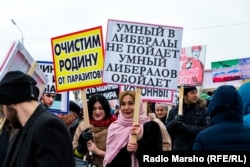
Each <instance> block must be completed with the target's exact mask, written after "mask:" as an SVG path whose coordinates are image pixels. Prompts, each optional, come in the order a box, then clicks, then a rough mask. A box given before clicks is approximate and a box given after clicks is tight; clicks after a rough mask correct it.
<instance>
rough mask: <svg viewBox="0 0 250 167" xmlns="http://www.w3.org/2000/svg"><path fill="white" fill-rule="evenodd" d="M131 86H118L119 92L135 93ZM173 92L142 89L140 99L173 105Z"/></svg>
mask: <svg viewBox="0 0 250 167" xmlns="http://www.w3.org/2000/svg"><path fill="white" fill-rule="evenodd" d="M135 89H136V88H135V87H133V86H120V91H121V92H123V91H135ZM174 92H175V91H173V90H167V89H164V90H163V89H153V88H142V90H141V98H142V101H145V102H165V103H168V104H172V103H173V100H174V99H173V98H174Z"/></svg>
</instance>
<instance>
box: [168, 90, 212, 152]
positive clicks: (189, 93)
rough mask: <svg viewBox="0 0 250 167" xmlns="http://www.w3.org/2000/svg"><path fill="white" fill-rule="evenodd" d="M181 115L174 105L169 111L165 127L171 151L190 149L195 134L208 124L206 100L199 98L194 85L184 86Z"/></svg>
mask: <svg viewBox="0 0 250 167" xmlns="http://www.w3.org/2000/svg"><path fill="white" fill-rule="evenodd" d="M183 95H184V96H183V99H180V100H183V106H182V112H183V114H182V115H179V114H178V109H179V108H178V107H179V105H176V106H175V107H173V108H172V109H171V110H170V111H169V115H168V118H167V123H166V127H167V130H168V133H169V134H170V136H171V139H172V150H173V151H191V150H192V147H193V144H194V140H195V137H196V135H197V134H198V133H199V132H200V131H201V130H203V129H205V128H206V127H207V126H208V122H209V116H208V112H207V107H206V101H205V100H204V99H199V98H198V96H197V89H196V87H195V86H186V87H184V93H183Z"/></svg>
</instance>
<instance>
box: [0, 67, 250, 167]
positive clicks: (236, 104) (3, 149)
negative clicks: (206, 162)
mask: <svg viewBox="0 0 250 167" xmlns="http://www.w3.org/2000/svg"><path fill="white" fill-rule="evenodd" d="M36 84H37V83H36V81H35V80H34V79H33V78H32V77H31V76H29V75H27V74H25V73H23V72H20V71H11V72H8V73H7V74H6V75H5V76H4V77H3V79H2V80H1V81H0V167H24V166H25V167H34V166H51V167H52V166H53V167H54V166H60V167H80V166H83V162H88V163H91V164H92V166H96V167H117V166H119V167H138V166H143V165H142V164H143V155H145V154H147V153H161V152H162V151H189V152H190V151H250V96H249V93H250V83H244V84H242V85H241V86H240V87H239V89H237V88H235V87H234V86H232V85H222V86H219V87H218V88H216V91H215V92H214V93H213V94H212V95H211V98H210V99H209V100H207V99H202V98H199V96H198V91H197V88H196V87H195V86H188V87H184V88H183V90H184V91H183V99H181V100H182V102H183V103H182V105H179V104H177V105H174V106H170V105H169V104H166V103H158V102H157V103H150V102H148V103H147V108H146V110H147V111H145V108H144V107H143V102H140V106H139V111H135V101H136V94H135V93H136V92H135V91H123V92H120V94H119V104H117V106H116V111H115V112H111V107H110V104H109V102H108V100H107V99H106V98H105V97H104V96H103V95H100V94H95V95H93V96H91V97H90V99H88V103H87V104H88V106H87V108H88V115H89V120H88V121H86V120H84V118H82V117H81V116H80V115H81V114H80V113H81V112H82V108H81V107H80V106H79V105H78V104H77V103H75V102H74V101H70V102H69V104H68V105H69V113H68V114H66V115H56V114H54V113H51V112H48V108H49V105H51V101H52V102H53V98H55V96H54V95H53V94H51V95H47V94H46V95H45V94H44V95H43V96H42V98H41V99H38V97H39V89H38V88H37V85H36ZM46 101H47V102H48V103H46ZM208 103H209V104H208ZM180 107H181V108H180ZM180 109H181V110H182V113H180V112H179V111H180ZM134 112H138V114H139V115H138V123H134V120H133V117H134V115H133V114H134ZM214 136H216V137H214Z"/></svg>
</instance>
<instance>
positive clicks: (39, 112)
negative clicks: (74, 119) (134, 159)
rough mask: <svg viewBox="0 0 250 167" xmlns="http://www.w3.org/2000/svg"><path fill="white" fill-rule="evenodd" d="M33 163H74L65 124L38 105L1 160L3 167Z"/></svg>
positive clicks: (49, 166) (65, 166)
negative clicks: (2, 160)
mask: <svg viewBox="0 0 250 167" xmlns="http://www.w3.org/2000/svg"><path fill="white" fill-rule="evenodd" d="M35 166H44V167H45V166H46V167H74V166H75V160H74V156H73V149H72V142H71V138H70V134H69V131H68V129H67V127H66V126H65V124H64V122H62V120H60V119H59V118H58V117H57V116H56V115H55V114H52V113H50V112H48V111H47V109H46V108H45V107H44V106H42V105H41V104H40V105H39V106H38V107H37V109H36V110H35V111H34V113H33V114H32V115H31V117H30V118H29V119H28V121H27V122H26V124H25V126H24V127H23V128H21V129H19V131H18V132H17V133H16V134H15V136H14V137H13V138H12V139H11V141H10V143H9V147H8V151H7V154H6V157H5V162H4V167H35Z"/></svg>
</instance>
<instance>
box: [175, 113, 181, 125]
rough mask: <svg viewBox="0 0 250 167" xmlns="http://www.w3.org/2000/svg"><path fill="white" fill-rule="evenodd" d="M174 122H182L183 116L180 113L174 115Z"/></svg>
mask: <svg viewBox="0 0 250 167" xmlns="http://www.w3.org/2000/svg"><path fill="white" fill-rule="evenodd" d="M174 123H175V124H180V123H183V116H182V115H176V116H175V117H174Z"/></svg>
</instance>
